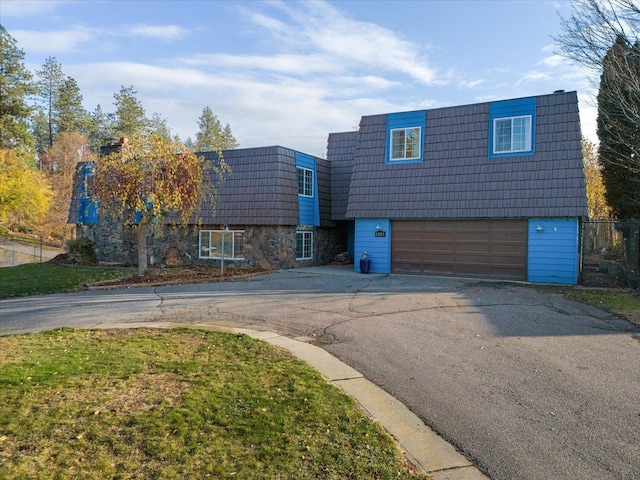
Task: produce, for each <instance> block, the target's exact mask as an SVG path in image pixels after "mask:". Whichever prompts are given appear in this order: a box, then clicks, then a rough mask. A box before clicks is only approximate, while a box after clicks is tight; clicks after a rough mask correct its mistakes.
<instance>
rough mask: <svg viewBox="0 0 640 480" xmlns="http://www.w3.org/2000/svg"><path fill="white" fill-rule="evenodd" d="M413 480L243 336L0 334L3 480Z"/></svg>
mask: <svg viewBox="0 0 640 480" xmlns="http://www.w3.org/2000/svg"><path fill="white" fill-rule="evenodd" d="M230 477H231V478H242V479H305V478H322V479H346V478H354V479H416V478H422V479H424V478H427V477H426V476H424V475H418V474H415V473H411V472H410V471H409V470H408V469H407V467H406V465H405V464H404V462H403V458H402V455H401V453H400V451H399V450H398V447H397V446H396V444H395V442H394V441H393V440H392V439H391V437H390V436H389V435H388V434H387V433H386V432H385V431H384V430H383V429H382V428H381V427H380V426H379V425H378V424H377V423H375V422H374V421H372V420H370V419H369V418H367V417H366V416H365V415H363V414H362V412H361V411H360V410H359V409H358V407H357V406H356V405H355V403H354V401H353V400H352V399H350V397H348V396H347V395H345V394H343V393H342V392H341V391H340V390H338V389H337V388H335V387H334V386H332V385H330V384H328V383H327V382H326V381H324V380H323V378H322V377H321V376H320V375H319V374H318V373H316V372H315V371H314V370H313V369H311V368H310V367H309V366H308V365H307V364H305V363H304V362H301V361H299V360H296V359H294V358H293V357H292V356H291V355H290V354H288V353H286V352H284V351H283V350H280V349H276V348H274V347H272V346H270V345H268V344H267V343H265V342H262V341H258V340H254V339H251V338H249V337H246V336H243V335H232V334H224V333H218V332H209V331H199V330H187V329H180V330H171V331H159V330H108V331H99V330H70V329H62V330H55V331H52V332H45V333H38V334H29V335H14V336H5V337H0V478H38V479H45V480H46V479H54V478H78V479H80V478H81V479H103V478H104V479H107V478H108V479H111V478H145V479H146V478H163V479H184V478H187V479H200V478H230Z"/></svg>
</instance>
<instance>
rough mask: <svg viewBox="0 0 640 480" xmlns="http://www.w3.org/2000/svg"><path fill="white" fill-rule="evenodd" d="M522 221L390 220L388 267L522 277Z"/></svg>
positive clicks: (524, 261)
mask: <svg viewBox="0 0 640 480" xmlns="http://www.w3.org/2000/svg"><path fill="white" fill-rule="evenodd" d="M527 226H528V221H527V220H524V219H523V220H492V219H483V220H400V221H393V222H391V231H392V234H391V271H392V272H393V273H415V274H434V275H453V276H461V277H482V278H494V279H504V280H527V235H528V233H527Z"/></svg>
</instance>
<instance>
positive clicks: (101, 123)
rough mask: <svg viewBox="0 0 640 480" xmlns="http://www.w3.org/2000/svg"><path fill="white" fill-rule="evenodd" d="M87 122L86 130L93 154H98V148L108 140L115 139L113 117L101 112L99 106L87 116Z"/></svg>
mask: <svg viewBox="0 0 640 480" xmlns="http://www.w3.org/2000/svg"><path fill="white" fill-rule="evenodd" d="M88 122H89V124H88V127H87V129H88V135H89V140H90V142H91V150H92V151H93V152H99V151H100V147H101V146H102V145H104V144H105V143H107V141H108V140H110V139H113V138H116V136H117V134H116V130H115V128H116V127H115V116H114V115H113V114H111V113H105V112H103V111H102V107H101V106H100V105H98V106H97V107H96V108H95V110H94V111H93V112H91V113H90V114H89V121H88Z"/></svg>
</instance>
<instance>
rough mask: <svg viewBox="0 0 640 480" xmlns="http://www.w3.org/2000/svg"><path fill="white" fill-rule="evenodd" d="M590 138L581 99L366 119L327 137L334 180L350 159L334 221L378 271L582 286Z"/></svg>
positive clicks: (558, 97) (547, 98) (557, 96)
mask: <svg viewBox="0 0 640 480" xmlns="http://www.w3.org/2000/svg"><path fill="white" fill-rule="evenodd" d="M581 139H582V138H581V131H580V120H579V115H578V100H577V95H576V93H575V92H568V93H566V92H563V91H558V92H555V93H554V94H551V95H542V96H537V97H528V98H520V99H513V100H505V101H496V102H487V103H479V104H474V105H464V106H458V107H449V108H438V109H430V110H420V111H413V112H403V113H392V114H386V115H371V116H365V117H362V120H361V122H360V128H359V130H358V131H353V132H346V133H336V134H330V135H329V146H328V154H329V155H328V159H329V160H330V162H331V164H332V167H333V166H334V165H335V167H336V168H337V169H338V170H339V172H340V173H337V172H336V175H337V176H342V175H345V173H344V172H346V170H347V169H348V165H349V163H350V162H351V171H350V179H349V182H348V189H347V188H345V187H344V184H343V183H341V182H343V181H344V180H343V179H341V180H340V182H339V183H338V185H337V189H336V190H335V191H334V195H335V196H334V197H333V202H334V203H333V207H334V208H333V211H332V219H333V220H334V221H335V222H341V221H351V220H353V222H354V223H353V229H349V231H350V232H352V233H351V237H352V238H351V241H352V243H353V253H354V256H355V258H358V257H359V256H361V255H362V254H363V253H364V252H367V254H368V256H369V259H370V269H371V270H370V271H371V272H378V273H411V274H434V275H456V276H465V277H480V278H495V279H510V280H526V281H530V282H547V283H567V284H575V283H577V281H578V270H579V268H578V267H579V228H580V219H581V218H582V217H586V216H587V202H586V192H585V179H584V173H583V160H582V148H581ZM332 180H333V181H334V182H335V181H336V179H335V177H333V176H332ZM354 268H355V270H356V271H359V268H360V267H359V262H355V266H354Z"/></svg>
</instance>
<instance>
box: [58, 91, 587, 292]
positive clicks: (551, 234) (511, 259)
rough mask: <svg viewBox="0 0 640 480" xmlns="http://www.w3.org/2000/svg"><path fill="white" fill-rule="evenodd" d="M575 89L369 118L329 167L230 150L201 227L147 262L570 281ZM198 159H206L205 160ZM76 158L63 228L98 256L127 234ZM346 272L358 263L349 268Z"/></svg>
mask: <svg viewBox="0 0 640 480" xmlns="http://www.w3.org/2000/svg"><path fill="white" fill-rule="evenodd" d="M581 140H582V136H581V131H580V120H579V115H578V100H577V94H576V92H564V91H558V92H554V93H553V94H550V95H540V96H535V97H527V98H519V99H511V100H503V101H495V102H485V103H479V104H473V105H463V106H457V107H447V108H436V109H429V110H418V111H410V112H400V113H389V114H381V115H368V116H364V117H362V119H361V122H360V127H359V129H358V130H355V131H350V132H341V133H331V134H329V137H328V143H327V159H326V160H324V159H321V158H316V157H313V156H310V155H306V154H303V153H301V152H297V151H295V150H291V149H288V148H284V147H261V148H249V149H238V150H229V151H225V152H223V156H224V159H225V160H226V161H227V163H229V165H230V166H231V169H232V172H233V173H232V175H231V176H230V177H229V179H228V180H227V181H226V182H225V183H224V184H223V185H222V187H221V188H220V189H219V196H218V203H217V205H216V208H215V209H213V208H211V206H210V205H207V204H204V205H203V206H202V208H201V211H200V215H199V218H200V219H201V220H200V222H199V223H198V222H195V221H194V223H193V225H191V226H190V228H187V229H178V228H169V227H167V228H166V229H165V230H166V232H165V235H164V236H163V237H162V238H155V237H154V238H150V239H149V242H148V248H149V254H150V255H151V263H152V264H153V263H164V264H180V263H185V262H196V263H197V262H200V263H211V261H214V262H215V261H220V259H221V254H220V252H221V251H222V243H223V239H224V242H225V248H224V252H225V253H224V260H225V262H226V261H227V260H229V261H230V262H233V263H234V264H236V265H237V266H240V267H242V266H248V267H261V268H265V269H282V268H295V267H300V266H308V265H320V264H326V263H329V262H330V261H331V260H332V259H333V257H334V256H335V255H336V254H337V253H339V252H341V251H344V250H347V251H349V252H350V253H351V254H352V255H353V256H354V258H356V259H358V258H359V257H361V256H362V255H363V254H364V253H365V252H366V253H367V255H368V257H369V260H370V271H371V272H377V273H385V274H388V273H409V274H429V275H455V276H465V277H477V278H493V279H509V280H522V281H530V282H546V283H566V284H575V283H577V281H578V272H579V246H580V242H579V238H580V235H579V233H580V221H581V218H583V217H586V216H587V203H586V190H585V179H584V173H583V160H582V145H581ZM203 155H204V156H205V157H207V158H214V157H215V153H211V152H208V153H207V152H205V153H204V154H203ZM90 170H91V169H90V166H88V165H82V164H80V165H79V166H78V172H77V175H76V190H75V194H74V198H73V200H72V205H71V209H70V215H69V222H70V223H75V224H77V232H78V236H87V237H89V238H91V239H92V240H94V241H95V242H96V244H97V246H98V251H99V258H100V259H101V260H103V261H118V262H122V261H129V262H133V261H134V260H135V258H136V257H135V237H134V235H133V233H132V232H131V231H129V229H127V228H126V227H124V226H123V225H122V224H121V222H118V221H112V220H109V219H104V218H102V217H101V216H99V215H97V214H96V209H95V205H93V203H92V202H91V199H89V198H88V197H87V195H86V188H85V187H84V184H85V183H86V181H85V179H86V177H87V175H90ZM354 269H355V271H356V272H358V271H360V263H359V262H358V261H356V262H355V263H354Z"/></svg>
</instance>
